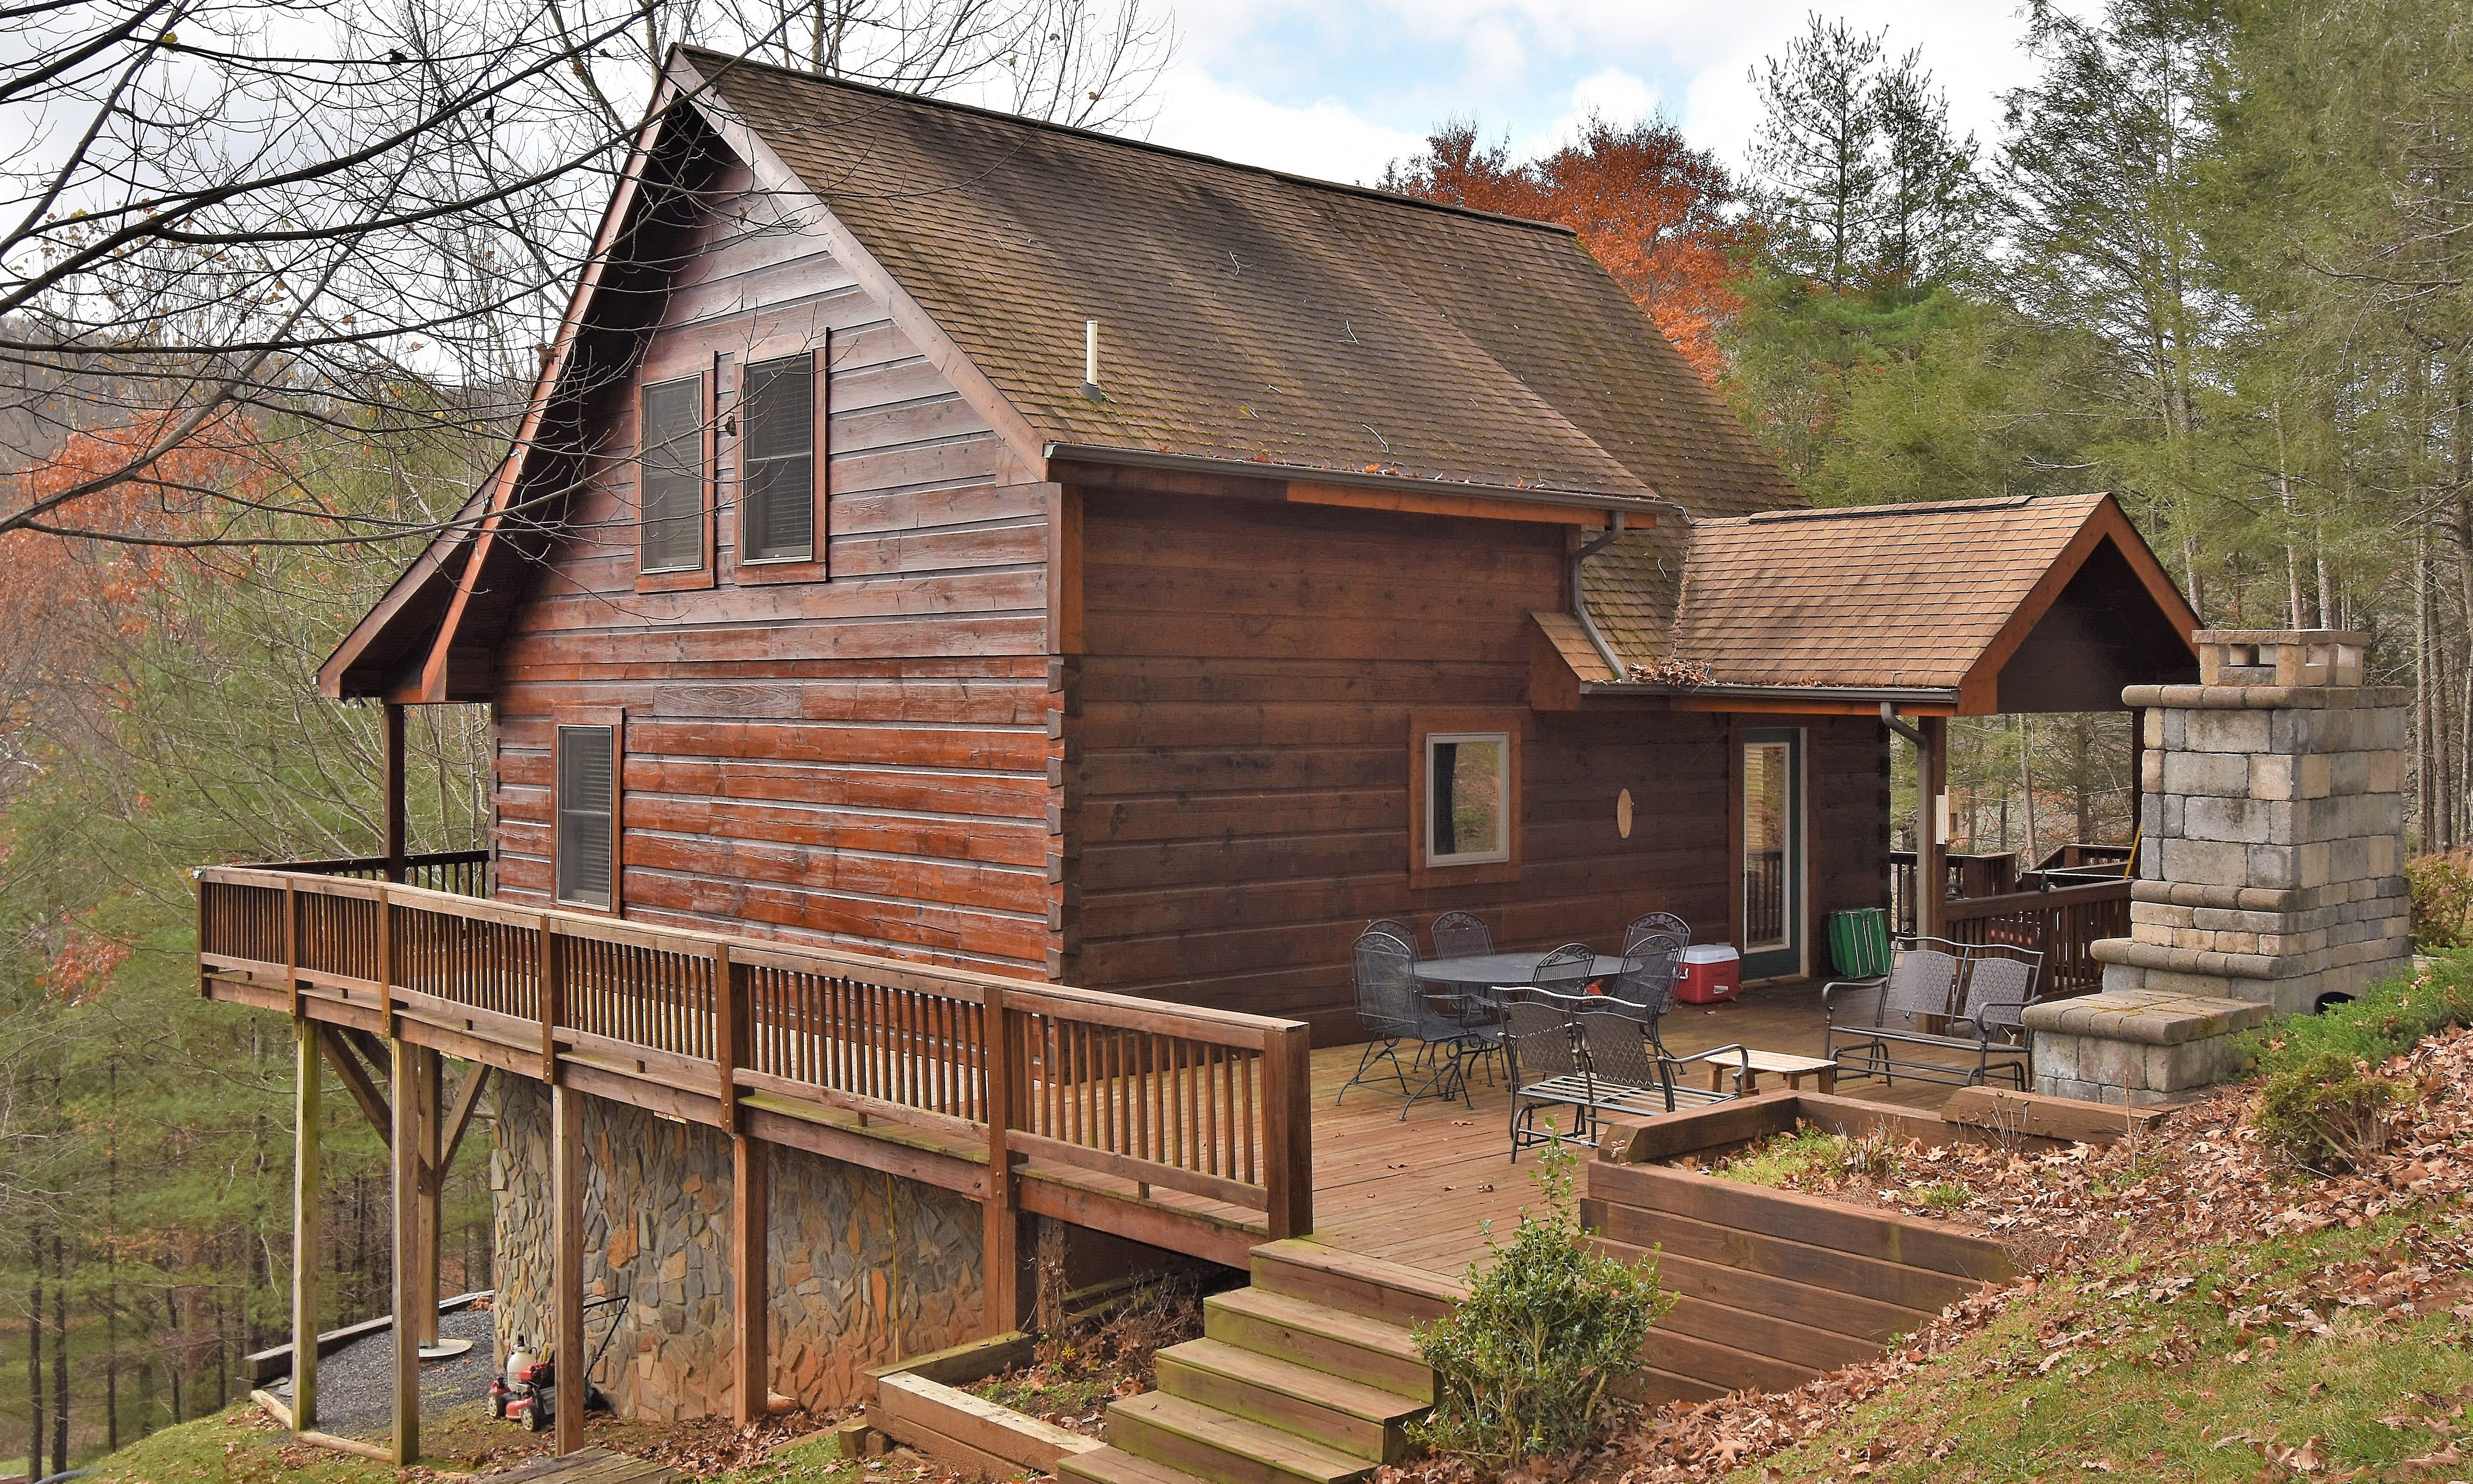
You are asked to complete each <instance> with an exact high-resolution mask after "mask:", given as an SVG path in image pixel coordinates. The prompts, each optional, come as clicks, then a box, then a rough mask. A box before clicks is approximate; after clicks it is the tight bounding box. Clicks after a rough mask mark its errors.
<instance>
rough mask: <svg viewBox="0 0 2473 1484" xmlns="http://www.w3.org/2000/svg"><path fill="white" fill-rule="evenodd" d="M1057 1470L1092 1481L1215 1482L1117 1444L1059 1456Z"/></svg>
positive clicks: (1104, 1483)
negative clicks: (1111, 1446)
mask: <svg viewBox="0 0 2473 1484" xmlns="http://www.w3.org/2000/svg"><path fill="white" fill-rule="evenodd" d="M1056 1472H1057V1473H1058V1474H1060V1475H1062V1476H1063V1477H1066V1478H1078V1479H1084V1480H1087V1481H1089V1484H1211V1481H1210V1480H1209V1479H1204V1478H1199V1477H1197V1476H1195V1475H1193V1474H1190V1473H1188V1472H1185V1471H1184V1470H1182V1469H1171V1468H1169V1467H1168V1466H1167V1465H1165V1464H1163V1463H1154V1462H1152V1461H1151V1460H1150V1459H1147V1458H1137V1457H1135V1456H1134V1455H1133V1454H1131V1453H1128V1452H1126V1451H1125V1450H1124V1449H1122V1448H1092V1450H1091V1451H1090V1452H1087V1453H1072V1454H1068V1456H1066V1457H1063V1458H1060V1459H1058V1460H1056Z"/></svg>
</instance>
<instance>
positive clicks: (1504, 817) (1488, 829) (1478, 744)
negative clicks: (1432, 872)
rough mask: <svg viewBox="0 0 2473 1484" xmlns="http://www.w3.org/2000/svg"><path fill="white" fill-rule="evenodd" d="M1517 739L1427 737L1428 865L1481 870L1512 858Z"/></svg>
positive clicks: (1497, 734) (1493, 734)
mask: <svg viewBox="0 0 2473 1484" xmlns="http://www.w3.org/2000/svg"><path fill="white" fill-rule="evenodd" d="M1510 760H1511V736H1510V733H1508V732H1502V731H1435V732H1429V733H1427V734H1426V768H1425V774H1426V864H1427V865H1429V866H1475V865H1481V864H1484V863H1486V862H1491V861H1507V860H1509V859H1510V858H1511V786H1510Z"/></svg>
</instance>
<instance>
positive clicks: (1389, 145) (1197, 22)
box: [1153, 0, 2100, 180]
mask: <svg viewBox="0 0 2473 1484" xmlns="http://www.w3.org/2000/svg"><path fill="white" fill-rule="evenodd" d="M1169 3H1172V4H1174V5H1175V7H1176V12H1177V20H1178V24H1179V27H1180V29H1181V30H1182V32H1183V34H1184V47H1183V55H1182V56H1181V57H1180V58H1179V59H1178V61H1177V64H1176V65H1175V66H1174V67H1173V68H1172V69H1171V71H1170V72H1169V74H1168V75H1167V76H1166V77H1165V78H1164V79H1163V81H1162V89H1161V105H1162V107H1161V113H1160V121H1159V124H1158V126H1157V128H1156V129H1155V130H1154V131H1153V136H1154V137H1156V138H1159V139H1161V140H1163V141H1164V142H1169V143H1176V144H1181V145H1185V146H1187V147H1188V148H1193V149H1200V150H1205V151H1209V152H1211V153H1215V154H1226V155H1230V156H1235V157H1237V158H1242V159H1248V160H1256V161H1259V162H1261V163H1264V164H1276V165H1278V166H1280V167H1282V168H1285V169H1290V170H1297V171H1299V172H1301V173H1304V174H1309V175H1318V176H1325V177H1333V178H1337V179H1343V180H1357V179H1371V178H1372V177H1373V176H1375V175H1378V174H1380V173H1381V165H1382V162H1383V161H1385V160H1388V159H1391V158H1396V157H1398V156H1402V155H1405V154H1407V153H1410V152H1412V151H1413V150H1415V149H1416V148H1417V147H1418V146H1419V145H1420V144H1421V143H1422V139H1423V135H1424V133H1425V132H1426V131H1427V130H1428V129H1429V128H1430V127H1432V126H1433V125H1434V124H1435V123H1437V122H1439V121H1441V120H1442V119H1444V118H1446V117H1450V116H1453V115H1455V114H1456V115H1463V116H1470V115H1473V116H1475V117H1477V119H1478V120H1479V122H1480V124H1481V125H1482V126H1483V127H1484V128H1485V130H1486V132H1487V133H1489V134H1500V133H1501V132H1504V131H1506V130H1507V131H1508V132H1510V134H1511V136H1512V138H1513V140H1514V147H1515V148H1516V149H1521V150H1524V151H1526V150H1532V149H1535V148H1550V147H1551V146H1553V145H1555V144H1558V143H1560V142H1561V141H1562V140H1563V139H1564V138H1566V137H1568V136H1569V132H1570V129H1571V127H1572V125H1573V123H1574V122H1576V121H1577V119H1578V118H1579V117H1580V116H1582V115H1584V114H1585V113H1586V112H1588V111H1589V110H1590V108H1597V109H1598V110H1599V111H1602V112H1604V113H1606V114H1608V115H1609V116H1611V117H1615V118H1632V117H1637V116H1639V115H1641V114H1643V113H1645V112H1647V111H1649V110H1650V109H1651V108H1655V107H1656V106H1657V105H1658V104H1659V103H1661V102H1663V103H1664V104H1665V106H1666V107H1667V108H1669V110H1670V111H1671V112H1672V113H1673V115H1674V116H1675V118H1676V119H1677V121H1678V122H1679V123H1680V124H1681V125H1682V126H1683V128H1684V131H1685V132H1686V133H1687V134H1689V135H1690V136H1691V138H1692V139H1693V142H1694V143H1696V144H1699V145H1701V146H1703V147H1704V148H1710V149H1714V150H1716V151H1717V153H1718V155H1719V156H1722V157H1725V158H1728V159H1736V160H1739V159H1741V156H1742V150H1743V144H1744V142H1745V141H1746V140H1747V139H1748V138H1749V137H1750V134H1751V132H1752V129H1753V128H1754V126H1755V125H1756V124H1757V123H1758V121H1759V103H1758V100H1757V99H1756V98H1755V96H1754V94H1753V91H1752V87H1751V84H1750V83H1749V82H1748V81H1747V79H1746V77H1745V74H1746V72H1747V71H1748V70H1749V69H1750V67H1751V66H1752V65H1753V64H1754V63H1755V62H1757V61H1758V60H1760V59H1762V58H1763V57H1765V56H1769V55H1772V54H1776V53H1779V52H1782V51H1783V50H1784V49H1785V47H1786V44H1787V42H1788V41H1789V39H1791V38H1792V37H1793V36H1795V35H1796V34H1797V33H1798V32H1800V31H1801V30H1802V28H1803V25H1804V17H1805V15H1806V14H1807V13H1809V12H1812V11H1813V10H1818V11H1819V12H1821V13H1823V14H1826V15H1833V16H1843V17H1844V18H1845V19H1846V20H1847V21H1849V22H1850V23H1852V24H1853V25H1855V26H1858V27H1860V28H1862V29H1865V30H1873V31H1877V30H1879V29H1881V28H1883V27H1886V28H1887V29H1888V44H1889V46H1890V47H1891V48H1892V49H1894V50H1897V51H1904V50H1905V49H1907V48H1909V47H1915V46H1920V47H1921V48H1922V49H1923V54H1924V61H1925V64H1926V65H1927V66H1929V67H1930V68H1932V70H1933V73H1934V75H1935V76H1936V77H1937V78H1938V79H1939V81H1940V83H1941V84H1942V86H1943V87H1945V88H1946V89H1947V90H1948V92H1949V97H1950V112H1951V117H1952V121H1953V122H1954V123H1955V124H1956V125H1957V127H1958V129H1959V130H1960V131H1966V130H1973V131H1975V132H1977V133H1978V134H1980V135H1981V136H1982V137H1983V138H1984V139H1985V141H1986V142H1987V143H1989V142H1990V141H1991V140H1992V138H1993V136H1994V135H1995V134H1996V133H1997V132H1998V128H1999V123H2000V103H1999V96H1998V95H1999V94H2000V92H2001V91H2003V90H2004V89H2006V88H2009V87H2014V86H2017V85H2019V84H2022V83H2025V82H2027V81H2029V78H2030V77H2031V76H2032V75H2033V70H2034V69H2033V66H2032V64H2031V62H2030V61H2029V59H2028V58H2026V56H2025V55H2024V54H2023V53H2022V52H2021V51H2020V50H2019V46H2018V43H2019V40H2020V39H2021V37H2022V36H2024V34H2025V29H2026V21H2025V16H2024V14H2023V11H2024V6H2023V3H2021V0H1835V3H1821V0H1721V3H1717V4H1708V3H1688V4H1687V3H1682V0H1344V3H1342V4H1339V5H1333V4H1331V3H1330V0H1169ZM2063 3H2064V7H2065V8H2066V9H2068V10H2071V11H2073V12H2079V11H2087V12H2092V11H2094V10H2096V9H2098V7H2099V4H2100V0H2063Z"/></svg>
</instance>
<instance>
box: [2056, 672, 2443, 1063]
mask: <svg viewBox="0 0 2473 1484" xmlns="http://www.w3.org/2000/svg"><path fill="white" fill-rule="evenodd" d="M2196 639H2197V646H2198V683H2197V684H2196V685H2132V686H2130V687H2128V688H2127V689H2126V690H2125V691H2123V692H2122V700H2123V701H2124V702H2125V703H2126V704H2127V705H2129V706H2136V707H2141V708H2143V709H2145V711H2146V713H2147V723H2146V736H2145V752H2144V754H2143V755H2142V757H2141V760H2140V770H2141V772H2140V777H2141V780H2142V785H2143V788H2144V790H2145V795H2146V797H2145V801H2144V802H2143V805H2142V807H2141V811H2140V821H2139V828H2140V834H2141V847H2140V850H2139V854H2138V861H2139V865H2138V874H2139V880H2138V881H2137V882H2136V884H2135V885H2134V887H2133V888H2132V897H2131V903H2130V909H2129V921H2130V935H2129V936H2128V937H2127V938H2109V939H2104V940H2102V941H2101V942H2099V943H2097V944H2096V945H2094V954H2095V957H2096V958H2097V959H2098V960H2099V961H2101V963H2102V964H2103V966H2104V970H2103V988H2104V991H2105V993H2114V992H2134V991H2147V992H2157V993H2171V994H2176V995H2187V996H2200V997H2209V998H2221V999H2234V1000H2245V1001H2248V1002H2250V1003H2253V1004H2262V1005H2266V1006H2268V1007H2269V1008H2270V1009H2271V1010H2272V1011H2273V1012H2275V1013H2276V1014H2280V1015H2284V1014H2293V1013H2296V1012H2302V1011H2308V1010H2312V1009H2314V1008H2316V1007H2317V1005H2318V1004H2319V1003H2321V1002H2322V1001H2323V1000H2325V999H2326V998H2327V997H2328V996H2330V995H2352V994H2357V993H2360V992H2361V991H2362V990H2363V989H2364V988H2365V987H2366V986H2367V985H2368V984H2370V983H2371V982H2372V981H2374V980H2376V979H2378V978H2380V977H2381V976H2383V975H2386V974H2388V973H2389V972H2391V971H2393V970H2395V969H2399V968H2402V967H2404V966H2405V965H2406V964H2408V963H2409V962H2410V960H2411V956H2412V952H2413V944H2412V939H2411V936H2410V925H2409V919H2410V914H2409V909H2408V901H2407V898H2406V894H2405V884H2404V877H2403V874H2402V871H2403V850H2404V841H2403V834H2404V793H2403V782H2404V752H2403V748H2404V746H2405V703H2406V696H2405V692H2404V691H2403V690H2402V689H2400V688H2396V687H2392V686H2371V685H2365V684H2363V683H2362V661H2363V658H2364V654H2365V650H2366V648H2367V646H2368V643H2369V636H2368V635H2367V634H2352V633H2340V632H2337V631H2333V630H2303V631H2272V630H2265V631H2252V630H2207V631H2202V632H2200V633H2199V634H2197V635H2196Z"/></svg>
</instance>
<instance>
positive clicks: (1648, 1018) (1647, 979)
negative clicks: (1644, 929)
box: [1606, 933, 1683, 1056]
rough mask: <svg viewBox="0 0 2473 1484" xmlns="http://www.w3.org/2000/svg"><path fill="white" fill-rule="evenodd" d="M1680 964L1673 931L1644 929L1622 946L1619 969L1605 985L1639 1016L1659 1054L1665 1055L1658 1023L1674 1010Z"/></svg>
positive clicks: (1615, 998)
mask: <svg viewBox="0 0 2473 1484" xmlns="http://www.w3.org/2000/svg"><path fill="white" fill-rule="evenodd" d="M1682 967H1683V940H1682V939H1680V938H1678V937H1676V936H1674V935H1673V934H1672V933H1644V934H1642V935H1641V936H1640V937H1639V938H1637V939H1635V940H1633V941H1632V943H1631V944H1630V945H1627V946H1626V947H1625V948H1624V949H1623V967H1622V972H1621V973H1619V974H1617V975H1615V977H1614V980H1613V982H1612V983H1610V984H1609V985H1607V986H1606V997H1607V998H1608V999H1611V1000H1613V1001H1615V1002H1616V1003H1618V1004H1620V1005H1621V1006H1622V1007H1623V1009H1624V1012H1625V1013H1626V1014H1628V1015H1631V1016H1633V1017H1636V1018H1638V1019H1639V1021H1640V1024H1641V1031H1642V1033H1643V1034H1645V1036H1647V1037H1648V1040H1649V1043H1650V1044H1651V1045H1653V1046H1655V1047H1656V1048H1657V1054H1658V1055H1659V1056H1664V1055H1666V1041H1665V1039H1664V1038H1663V1037H1662V1036H1661V1035H1660V1034H1659V1026H1660V1024H1661V1023H1662V1022H1663V1021H1664V1020H1665V1019H1666V1017H1668V1016H1669V1015H1670V1014H1672V1013H1673V1011H1674V1001H1675V990H1676V987H1677V985H1678V983H1679V981H1680V972H1679V971H1680V969H1682Z"/></svg>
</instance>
